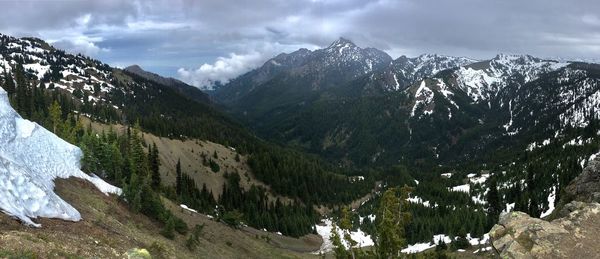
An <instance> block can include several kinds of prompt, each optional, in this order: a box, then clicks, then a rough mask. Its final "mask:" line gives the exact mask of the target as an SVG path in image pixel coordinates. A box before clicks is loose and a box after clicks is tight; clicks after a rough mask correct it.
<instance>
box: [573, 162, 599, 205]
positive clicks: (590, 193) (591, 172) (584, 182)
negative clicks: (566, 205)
mask: <svg viewBox="0 0 600 259" xmlns="http://www.w3.org/2000/svg"><path fill="white" fill-rule="evenodd" d="M565 191H566V193H567V195H569V196H570V197H572V198H573V199H574V200H578V201H583V202H600V161H599V160H593V161H590V163H589V164H588V166H587V167H585V168H584V169H583V172H582V173H581V174H580V175H579V176H578V177H577V178H575V180H573V182H572V183H571V184H569V186H567V188H566V189H565Z"/></svg>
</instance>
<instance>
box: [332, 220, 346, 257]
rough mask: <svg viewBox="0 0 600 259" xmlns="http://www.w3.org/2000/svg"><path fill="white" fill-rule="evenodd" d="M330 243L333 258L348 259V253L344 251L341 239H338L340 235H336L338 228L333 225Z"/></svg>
mask: <svg viewBox="0 0 600 259" xmlns="http://www.w3.org/2000/svg"><path fill="white" fill-rule="evenodd" d="M330 238H331V243H332V244H333V247H334V248H333V252H334V253H335V258H337V259H346V258H348V251H346V247H344V244H343V243H342V239H341V238H340V234H339V233H338V228H337V226H336V225H335V223H332V228H331V237H330Z"/></svg>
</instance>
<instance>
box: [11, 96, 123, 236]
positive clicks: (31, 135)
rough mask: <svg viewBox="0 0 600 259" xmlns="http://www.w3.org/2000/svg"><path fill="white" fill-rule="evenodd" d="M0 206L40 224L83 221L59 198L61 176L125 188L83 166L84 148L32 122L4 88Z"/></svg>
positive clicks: (101, 186)
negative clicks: (87, 171)
mask: <svg viewBox="0 0 600 259" xmlns="http://www.w3.org/2000/svg"><path fill="white" fill-rule="evenodd" d="M0 125H2V126H1V127H0V194H1V195H0V196H1V197H0V210H2V211H3V212H5V213H7V214H8V215H11V216H13V217H16V218H18V219H20V220H21V221H23V222H25V223H26V224H28V225H32V226H37V227H39V226H40V225H39V224H37V223H35V222H34V221H33V219H35V218H37V217H48V218H59V219H63V220H71V221H79V220H81V216H80V214H79V212H78V211H77V210H75V209H74V208H73V207H72V206H71V205H70V204H68V203H66V202H65V201H63V200H62V199H61V198H60V197H58V196H57V195H56V194H55V193H54V191H53V189H54V180H55V179H57V178H69V177H76V178H80V179H85V180H87V181H90V182H92V183H93V184H94V185H96V187H97V188H99V189H100V190H101V191H102V192H104V193H105V194H107V195H108V194H109V193H113V194H117V195H118V194H120V193H121V190H120V189H119V188H116V187H114V186H111V185H109V184H107V183H106V182H104V181H103V180H102V179H100V178H98V177H96V176H89V175H87V174H85V173H83V172H82V171H81V170H80V162H79V161H80V159H81V156H82V152H81V150H79V149H78V148H77V147H75V146H73V145H71V144H69V143H67V142H65V141H64V140H62V139H60V138H58V137H57V136H55V135H54V134H52V133H51V132H49V131H47V130H46V129H44V128H43V127H41V126H39V125H37V124H36V123H33V122H31V121H28V120H25V119H22V118H21V116H19V115H18V114H17V113H16V112H15V110H13V109H12V108H11V107H10V104H9V101H8V97H7V93H6V92H5V91H4V90H2V89H0Z"/></svg>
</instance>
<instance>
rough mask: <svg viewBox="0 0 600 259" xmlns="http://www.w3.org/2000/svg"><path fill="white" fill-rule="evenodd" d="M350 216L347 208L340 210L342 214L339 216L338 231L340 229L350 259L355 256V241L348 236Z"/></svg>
mask: <svg viewBox="0 0 600 259" xmlns="http://www.w3.org/2000/svg"><path fill="white" fill-rule="evenodd" d="M351 217H352V215H351V213H350V210H349V209H348V207H343V208H342V214H341V220H340V229H342V232H343V233H344V240H345V241H346V244H348V246H349V247H348V250H349V251H350V255H352V259H355V258H356V255H355V254H354V250H353V249H354V246H356V244H357V243H356V241H354V239H352V236H351V235H350V232H352V218H351Z"/></svg>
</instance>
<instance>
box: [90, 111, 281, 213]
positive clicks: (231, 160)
mask: <svg viewBox="0 0 600 259" xmlns="http://www.w3.org/2000/svg"><path fill="white" fill-rule="evenodd" d="M89 123H90V121H89V120H88V119H86V118H84V125H89ZM91 125H92V129H93V130H94V131H96V132H98V133H100V132H102V131H105V132H108V131H109V130H110V129H111V128H112V130H113V131H116V132H117V133H118V134H125V130H126V129H125V127H124V126H123V125H107V124H101V123H97V122H91ZM86 127H87V126H86ZM143 137H144V141H145V142H146V143H147V144H152V143H156V146H157V147H158V150H159V158H160V161H161V166H160V172H161V178H162V181H163V184H164V185H174V184H175V166H176V164H177V160H178V159H180V160H181V168H182V171H183V172H184V173H186V174H188V175H190V176H191V177H192V178H193V179H194V181H195V182H196V184H197V185H198V188H202V185H203V184H206V186H207V188H208V189H209V190H212V192H213V194H214V195H215V199H216V198H218V196H219V195H220V194H221V192H222V190H223V184H224V183H225V182H226V179H225V178H224V174H225V172H238V173H239V174H240V177H241V180H240V185H241V186H242V187H244V188H246V190H248V189H249V188H250V186H251V185H257V186H262V187H264V188H265V189H267V190H269V189H270V187H269V186H268V185H266V184H264V183H262V182H261V181H259V180H257V179H256V178H255V177H254V174H253V173H252V170H251V169H250V167H249V166H248V163H247V157H246V156H244V155H239V158H240V161H236V160H235V157H236V155H237V154H238V153H237V152H235V151H234V150H232V149H230V148H229V147H226V146H223V145H220V144H217V143H213V142H210V141H203V140H193V139H190V140H184V141H182V140H177V139H169V138H163V137H158V136H155V135H153V134H150V133H143ZM215 151H216V152H217V156H218V159H214V158H213V153H214V152H215ZM202 153H204V154H205V155H206V157H207V159H208V158H210V159H213V160H214V161H215V162H216V163H217V164H219V166H220V168H221V169H220V171H219V172H217V173H215V172H213V171H212V170H211V169H210V168H209V167H207V166H204V165H203V163H202V162H203V161H202V156H201V154H202ZM270 197H271V198H275V197H277V198H279V199H280V200H282V201H289V199H288V198H286V197H282V196H276V195H273V194H271V195H270Z"/></svg>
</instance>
